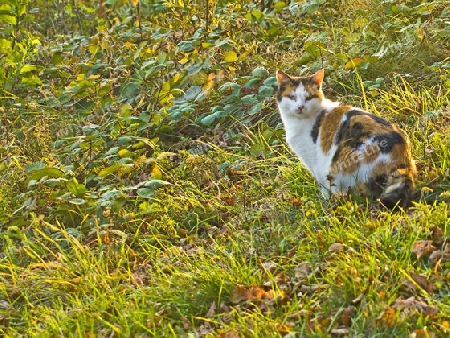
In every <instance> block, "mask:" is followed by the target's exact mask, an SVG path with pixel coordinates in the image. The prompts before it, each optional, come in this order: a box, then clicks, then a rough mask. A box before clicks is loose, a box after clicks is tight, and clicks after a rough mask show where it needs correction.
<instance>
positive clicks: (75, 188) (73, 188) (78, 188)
mask: <svg viewBox="0 0 450 338" xmlns="http://www.w3.org/2000/svg"><path fill="white" fill-rule="evenodd" d="M66 187H67V190H69V191H70V192H71V193H72V194H74V195H75V196H76V197H80V196H83V195H84V194H85V193H86V191H87V190H86V186H85V185H84V184H80V183H78V181H77V179H76V178H75V177H74V178H72V181H69V182H67V183H66Z"/></svg>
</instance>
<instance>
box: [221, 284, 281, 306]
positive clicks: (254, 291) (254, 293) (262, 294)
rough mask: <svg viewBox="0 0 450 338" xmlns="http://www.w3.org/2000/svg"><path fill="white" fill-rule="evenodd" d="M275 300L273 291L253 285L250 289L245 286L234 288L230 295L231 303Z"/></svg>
mask: <svg viewBox="0 0 450 338" xmlns="http://www.w3.org/2000/svg"><path fill="white" fill-rule="evenodd" d="M273 298H274V292H273V290H268V291H266V290H264V289H263V288H260V287H258V286H257V285H251V286H250V287H249V288H247V287H245V286H244V285H238V286H236V287H235V288H234V290H233V291H232V292H231V295H230V301H231V302H232V303H233V304H238V303H240V302H242V301H249V300H272V299H273Z"/></svg>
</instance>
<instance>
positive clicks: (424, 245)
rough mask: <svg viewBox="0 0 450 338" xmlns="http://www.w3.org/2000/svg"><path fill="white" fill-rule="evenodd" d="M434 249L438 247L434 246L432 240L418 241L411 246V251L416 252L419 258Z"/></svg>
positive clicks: (427, 254)
mask: <svg viewBox="0 0 450 338" xmlns="http://www.w3.org/2000/svg"><path fill="white" fill-rule="evenodd" d="M434 250H436V247H435V246H433V241H432V240H421V241H417V242H416V243H414V244H413V247H412V248H411V252H412V253H414V254H416V256H417V259H419V258H420V257H426V256H429V255H430V254H431V253H432V252H433V251H434Z"/></svg>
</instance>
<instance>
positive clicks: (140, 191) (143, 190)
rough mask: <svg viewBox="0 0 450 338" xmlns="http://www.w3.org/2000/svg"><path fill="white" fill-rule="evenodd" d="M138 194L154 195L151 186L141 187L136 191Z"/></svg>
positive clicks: (144, 195) (143, 195)
mask: <svg viewBox="0 0 450 338" xmlns="http://www.w3.org/2000/svg"><path fill="white" fill-rule="evenodd" d="M136 193H137V195H138V196H142V197H152V196H153V195H155V189H152V188H141V189H138V190H137V191H136Z"/></svg>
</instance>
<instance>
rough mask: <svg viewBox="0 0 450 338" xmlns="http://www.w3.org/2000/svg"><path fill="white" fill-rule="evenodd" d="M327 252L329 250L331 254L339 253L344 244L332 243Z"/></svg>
mask: <svg viewBox="0 0 450 338" xmlns="http://www.w3.org/2000/svg"><path fill="white" fill-rule="evenodd" d="M328 250H330V251H331V252H336V253H337V252H341V251H343V250H344V244H342V243H333V244H331V245H330V247H329V248H328Z"/></svg>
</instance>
